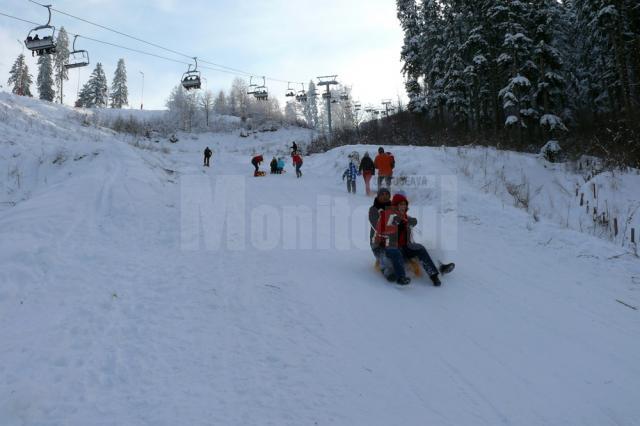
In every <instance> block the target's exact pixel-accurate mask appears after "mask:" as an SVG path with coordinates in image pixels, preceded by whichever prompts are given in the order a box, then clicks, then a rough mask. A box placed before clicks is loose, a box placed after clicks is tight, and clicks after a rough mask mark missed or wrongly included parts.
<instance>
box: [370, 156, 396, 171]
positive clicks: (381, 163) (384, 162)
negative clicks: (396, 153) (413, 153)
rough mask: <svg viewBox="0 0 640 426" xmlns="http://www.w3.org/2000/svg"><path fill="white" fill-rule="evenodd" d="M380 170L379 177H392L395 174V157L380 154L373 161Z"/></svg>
mask: <svg viewBox="0 0 640 426" xmlns="http://www.w3.org/2000/svg"><path fill="white" fill-rule="evenodd" d="M373 163H374V164H375V166H376V169H378V176H391V175H392V174H393V157H391V156H390V155H388V154H386V153H384V154H378V155H377V156H376V159H375V160H374V161H373Z"/></svg>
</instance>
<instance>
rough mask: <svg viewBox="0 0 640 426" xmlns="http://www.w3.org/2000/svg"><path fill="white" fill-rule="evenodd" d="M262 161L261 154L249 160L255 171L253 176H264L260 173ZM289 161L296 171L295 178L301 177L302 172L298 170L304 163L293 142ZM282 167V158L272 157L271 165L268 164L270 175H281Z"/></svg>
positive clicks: (283, 163) (263, 173)
mask: <svg viewBox="0 0 640 426" xmlns="http://www.w3.org/2000/svg"><path fill="white" fill-rule="evenodd" d="M263 161H264V157H263V156H262V154H258V155H255V156H253V158H252V159H251V164H252V165H253V167H254V169H255V170H254V172H253V175H254V176H264V175H265V172H263V171H260V164H262V162H263ZM291 161H292V163H293V167H294V168H295V169H296V177H297V178H300V177H302V171H301V170H300V169H301V168H302V164H303V163H304V161H303V160H302V155H301V154H300V152H299V151H298V145H297V144H296V143H295V142H293V145H292V146H291ZM284 166H285V162H284V157H279V158H276V157H273V159H272V160H271V163H269V168H270V170H271V174H282V173H283V172H284Z"/></svg>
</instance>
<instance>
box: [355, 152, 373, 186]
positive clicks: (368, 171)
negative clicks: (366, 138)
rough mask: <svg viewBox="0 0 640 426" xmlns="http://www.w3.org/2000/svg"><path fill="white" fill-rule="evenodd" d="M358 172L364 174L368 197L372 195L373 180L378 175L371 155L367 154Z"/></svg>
mask: <svg viewBox="0 0 640 426" xmlns="http://www.w3.org/2000/svg"><path fill="white" fill-rule="evenodd" d="M358 171H359V172H360V174H362V177H363V178H364V186H365V190H366V192H367V195H371V187H370V183H371V178H372V177H373V176H374V175H375V174H376V166H375V164H373V160H372V159H371V157H369V153H368V152H365V153H364V157H362V160H361V161H360V166H359V167H358Z"/></svg>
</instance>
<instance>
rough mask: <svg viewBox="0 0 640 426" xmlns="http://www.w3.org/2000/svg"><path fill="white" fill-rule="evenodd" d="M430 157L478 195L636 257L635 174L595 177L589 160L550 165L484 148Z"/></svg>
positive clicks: (639, 175) (638, 181)
mask: <svg viewBox="0 0 640 426" xmlns="http://www.w3.org/2000/svg"><path fill="white" fill-rule="evenodd" d="M436 155H438V158H440V159H441V160H442V161H444V162H446V163H447V164H451V165H452V167H455V170H456V171H457V173H458V175H459V176H464V177H466V178H468V179H470V180H471V182H472V183H473V185H474V186H475V187H477V188H478V190H480V191H482V192H485V193H488V194H493V195H495V196H496V197H498V199H500V200H501V201H503V202H504V203H506V204H509V205H513V206H515V207H518V208H521V209H524V210H526V211H527V212H528V213H530V215H531V218H532V220H533V221H538V220H548V221H552V222H553V223H556V224H558V225H560V226H563V227H566V228H570V229H574V230H577V231H580V232H584V233H588V234H590V235H594V236H596V237H598V238H603V239H605V240H608V241H611V242H614V243H615V244H616V245H618V246H621V247H623V248H624V249H626V250H628V251H629V252H631V253H634V254H636V255H637V254H638V253H639V250H638V246H639V244H638V242H639V239H640V193H639V192H638V188H640V171H639V170H633V169H632V170H629V171H627V172H624V173H621V172H610V171H609V172H595V171H594V170H597V167H596V166H595V164H594V160H593V159H589V158H585V159H582V160H581V161H578V162H569V163H550V162H548V161H546V160H544V159H543V158H541V157H540V156H536V155H531V154H522V153H516V152H511V151H499V150H496V149H494V148H484V147H475V148H469V147H460V148H443V149H441V150H440V152H439V153H437V154H436ZM632 237H633V240H632Z"/></svg>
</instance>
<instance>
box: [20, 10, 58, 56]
mask: <svg viewBox="0 0 640 426" xmlns="http://www.w3.org/2000/svg"><path fill="white" fill-rule="evenodd" d="M45 7H46V8H47V10H48V11H49V20H48V21H47V23H46V24H44V25H40V26H38V27H35V28H34V29H32V30H31V31H29V34H27V38H26V39H25V41H24V45H25V47H26V48H27V49H29V50H31V52H32V54H34V53H35V54H36V55H38V56H42V55H50V54H52V53H55V52H56V42H55V38H56V27H54V26H52V25H50V24H51V5H49V6H45ZM41 36H42V37H41Z"/></svg>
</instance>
